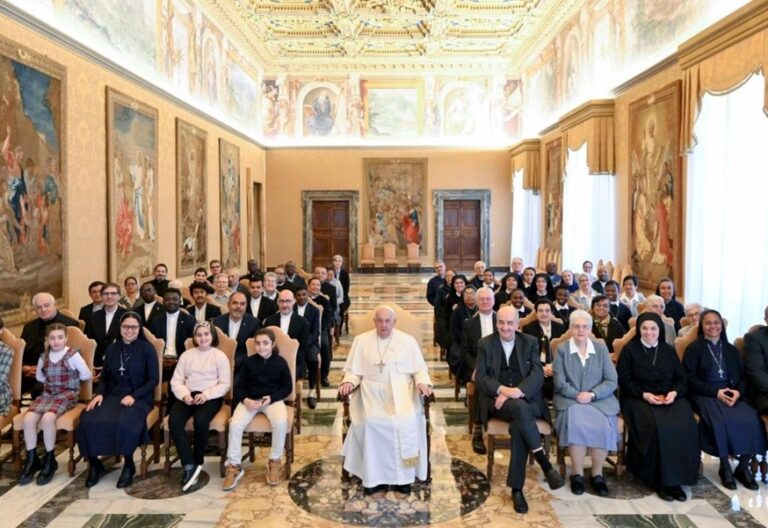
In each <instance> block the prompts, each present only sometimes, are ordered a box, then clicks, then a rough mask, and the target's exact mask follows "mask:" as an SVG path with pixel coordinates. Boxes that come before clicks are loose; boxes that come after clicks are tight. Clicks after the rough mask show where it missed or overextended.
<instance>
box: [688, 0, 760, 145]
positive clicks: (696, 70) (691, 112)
mask: <svg viewBox="0 0 768 528" xmlns="http://www.w3.org/2000/svg"><path fill="white" fill-rule="evenodd" d="M677 55H678V61H679V64H680V67H681V68H682V70H683V115H682V124H681V134H680V142H681V144H680V151H681V152H687V151H688V150H690V149H691V148H693V147H694V146H695V145H696V137H695V135H694V133H693V129H694V125H695V123H696V118H697V117H698V115H699V112H700V111H701V98H702V97H703V96H704V93H705V92H711V93H727V92H730V91H732V90H735V89H736V88H738V87H739V86H741V85H742V84H743V83H744V82H745V81H746V80H747V79H749V77H751V75H752V74H753V73H756V72H758V71H762V72H763V73H764V74H766V73H768V72H767V71H766V70H768V2H766V1H765V0H754V1H753V2H750V3H749V4H747V5H745V6H744V7H742V8H741V9H739V10H737V11H735V12H733V13H732V14H730V15H729V16H727V17H726V18H724V19H722V20H721V21H719V22H718V23H716V24H715V25H713V26H711V27H710V28H708V29H706V30H704V31H702V32H701V33H699V34H697V35H696V36H694V37H693V38H691V39H689V40H687V41H686V42H684V43H683V44H681V45H680V46H679V47H678V52H677ZM763 110H764V111H765V112H766V113H768V76H766V83H765V97H764V103H763Z"/></svg>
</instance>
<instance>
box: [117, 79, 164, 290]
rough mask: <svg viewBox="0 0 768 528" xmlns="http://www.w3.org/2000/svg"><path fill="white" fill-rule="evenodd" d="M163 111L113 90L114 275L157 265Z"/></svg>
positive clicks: (141, 272) (145, 272)
mask: <svg viewBox="0 0 768 528" xmlns="http://www.w3.org/2000/svg"><path fill="white" fill-rule="evenodd" d="M157 117H158V114H157V110H156V109H154V108H152V107H150V106H147V105H146V104H144V103H142V102H140V101H137V100H136V99H133V98H131V97H129V96H127V95H125V94H122V93H120V92H118V91H116V90H113V89H112V88H109V87H107V174H108V177H109V181H108V185H107V189H108V192H109V237H108V238H109V277H110V279H112V280H115V281H117V282H118V283H122V282H123V280H124V279H125V278H126V277H128V276H134V277H137V278H138V279H139V280H142V279H143V278H147V277H151V276H152V268H153V266H154V265H155V263H156V262H157V213H158V209H157V208H158V200H157V160H158V154H157Z"/></svg>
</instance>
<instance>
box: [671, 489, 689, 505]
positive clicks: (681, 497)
mask: <svg viewBox="0 0 768 528" xmlns="http://www.w3.org/2000/svg"><path fill="white" fill-rule="evenodd" d="M669 494H670V495H672V498H673V499H675V500H676V501H679V502H685V501H687V500H688V496H687V495H686V494H685V492H684V491H683V488H681V487H680V486H672V487H671V488H669Z"/></svg>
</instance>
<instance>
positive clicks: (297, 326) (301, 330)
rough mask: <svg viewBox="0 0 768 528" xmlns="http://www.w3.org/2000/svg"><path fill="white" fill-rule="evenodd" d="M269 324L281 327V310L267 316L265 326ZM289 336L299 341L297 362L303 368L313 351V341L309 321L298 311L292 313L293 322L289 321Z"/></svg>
mask: <svg viewBox="0 0 768 528" xmlns="http://www.w3.org/2000/svg"><path fill="white" fill-rule="evenodd" d="M267 326H276V327H278V328H280V312H278V313H275V314H272V315H270V316H269V317H267V319H266V320H265V321H264V327H267ZM288 337H290V338H291V339H295V340H297V341H298V342H299V351H298V354H297V356H296V364H297V365H298V366H300V368H303V367H304V366H305V365H306V357H307V354H309V353H310V351H311V350H310V349H311V347H312V342H311V341H310V337H309V323H307V321H306V320H305V319H304V318H303V317H302V316H300V315H299V314H297V313H296V312H292V313H291V322H290V323H288Z"/></svg>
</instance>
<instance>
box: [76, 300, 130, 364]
mask: <svg viewBox="0 0 768 528" xmlns="http://www.w3.org/2000/svg"><path fill="white" fill-rule="evenodd" d="M126 311H127V310H126V309H125V308H123V307H122V306H119V305H118V307H117V308H116V309H115V314H114V315H113V316H112V321H110V324H109V328H107V315H106V311H105V309H101V310H97V311H95V312H93V314H91V320H90V322H89V323H88V327H87V328H86V334H87V335H88V337H89V338H91V339H93V340H95V341H96V354H95V356H94V358H93V364H94V366H96V367H101V365H102V364H103V363H104V354H105V353H106V352H107V347H109V345H111V344H112V343H114V342H115V339H117V338H119V337H120V318H121V317H122V316H123V314H124V313H125V312H126Z"/></svg>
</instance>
